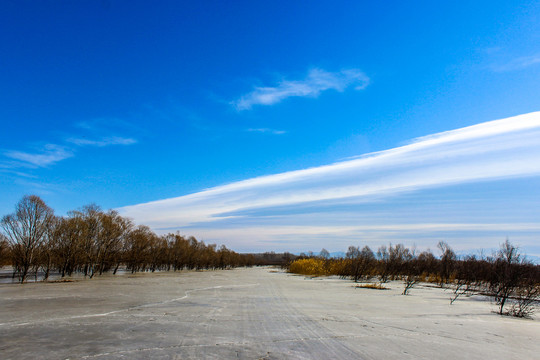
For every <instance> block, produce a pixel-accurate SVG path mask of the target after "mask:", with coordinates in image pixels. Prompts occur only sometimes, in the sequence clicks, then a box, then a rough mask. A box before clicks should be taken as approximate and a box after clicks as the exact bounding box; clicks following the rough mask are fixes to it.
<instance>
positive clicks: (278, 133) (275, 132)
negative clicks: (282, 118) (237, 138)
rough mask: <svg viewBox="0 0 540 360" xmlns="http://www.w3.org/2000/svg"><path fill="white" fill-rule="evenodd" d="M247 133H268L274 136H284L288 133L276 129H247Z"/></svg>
mask: <svg viewBox="0 0 540 360" xmlns="http://www.w3.org/2000/svg"><path fill="white" fill-rule="evenodd" d="M246 131H248V132H259V133H267V134H274V135H283V134H285V133H287V132H286V131H285V130H275V129H269V128H257V129H246Z"/></svg>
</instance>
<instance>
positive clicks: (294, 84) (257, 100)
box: [231, 69, 369, 111]
mask: <svg viewBox="0 0 540 360" xmlns="http://www.w3.org/2000/svg"><path fill="white" fill-rule="evenodd" d="M368 84H369V78H368V77H367V76H366V75H365V74H364V73H363V72H362V71H360V70H358V69H347V70H342V71H338V72H329V71H325V70H322V69H312V70H310V71H309V73H308V75H307V77H306V78H305V79H303V80H283V81H281V82H280V83H279V84H278V85H276V86H268V87H255V89H254V90H253V91H251V92H250V93H247V94H245V95H243V96H241V97H240V98H239V99H237V100H234V101H232V102H231V104H232V105H233V106H234V107H235V108H236V109H237V110H238V111H242V110H249V109H251V108H252V107H253V106H254V105H273V104H277V103H279V102H281V101H283V100H285V99H287V98H289V97H317V96H319V95H320V93H321V92H323V91H326V90H336V91H340V92H341V91H344V90H345V89H346V88H348V87H350V86H354V88H355V89H356V90H361V89H364V88H366V86H368Z"/></svg>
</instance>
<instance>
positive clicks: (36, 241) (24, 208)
mask: <svg viewBox="0 0 540 360" xmlns="http://www.w3.org/2000/svg"><path fill="white" fill-rule="evenodd" d="M53 217H54V213H53V210H52V209H51V208H49V207H48V206H47V205H45V202H44V201H43V200H41V199H40V198H39V197H38V196H36V195H26V196H24V197H23V198H22V199H21V200H20V201H19V202H18V203H17V205H16V206H15V212H14V213H13V214H10V215H6V216H4V217H3V218H2V221H1V222H0V225H1V226H2V228H3V229H4V231H5V232H6V235H7V238H8V241H9V242H10V245H11V248H12V254H13V258H12V260H13V266H14V271H15V272H17V273H18V275H19V281H20V282H21V283H23V282H24V281H25V280H26V278H27V276H28V271H29V270H30V268H32V267H34V266H36V265H37V264H38V258H39V248H40V246H42V245H43V244H44V243H45V242H46V241H47V235H48V230H49V225H50V222H51V221H52V219H53Z"/></svg>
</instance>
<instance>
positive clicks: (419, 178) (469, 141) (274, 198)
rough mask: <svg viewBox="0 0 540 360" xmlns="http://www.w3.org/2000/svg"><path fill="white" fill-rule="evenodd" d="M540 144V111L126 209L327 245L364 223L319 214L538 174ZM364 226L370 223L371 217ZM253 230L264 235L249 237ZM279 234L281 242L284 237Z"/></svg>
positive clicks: (185, 227) (185, 225)
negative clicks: (321, 238)
mask: <svg viewBox="0 0 540 360" xmlns="http://www.w3.org/2000/svg"><path fill="white" fill-rule="evenodd" d="M539 138H540V112H537V113H530V114H525V115H520V116H516V117H512V118H506V119H501V120H495V121H490V122H486V123H481V124H478V125H474V126H469V127H465V128H461V129H457V130H452V131H447V132H442V133H438V134H433V135H430V136H426V137H422V138H418V139H416V140H414V141H413V142H411V143H410V144H407V145H405V146H401V147H397V148H393V149H389V150H385V151H381V152H378V153H372V154H366V155H364V156H362V157H360V158H357V159H353V160H348V161H341V162H337V163H333V164H330V165H324V166H319V167H314V168H310V169H304V170H297V171H291V172H285V173H281V174H275V175H269V176H262V177H258V178H253V179H248V180H244V181H239V182H235V183H231V184H227V185H223V186H218V187H215V188H211V189H207V190H204V191H201V192H197V193H194V194H190V195H185V196H180V197H177V198H171V199H165V200H159V201H154V202H149V203H144V204H139V205H133V206H127V207H124V208H121V209H120V211H121V213H122V214H123V215H126V216H129V217H131V218H133V219H135V221H137V222H140V223H144V224H148V225H150V226H151V227H153V228H154V229H164V230H163V231H165V229H167V230H170V229H175V230H182V231H186V232H189V233H193V232H195V234H196V235H197V234H202V235H203V236H204V234H210V235H207V236H212V235H211V234H217V233H219V229H226V231H227V232H229V233H231V234H232V233H235V234H238V233H241V232H242V231H244V234H245V237H246V239H248V238H249V239H251V240H250V241H251V242H257V239H266V240H265V241H271V240H270V239H271V238H272V236H271V234H272V232H273V231H274V232H275V231H276V229H282V231H284V232H286V231H289V230H290V229H291V226H295V225H298V224H304V225H305V226H307V227H313V226H315V224H316V226H317V229H315V230H316V231H318V232H322V233H324V232H325V230H324V229H325V228H326V229H327V232H328V234H330V235H328V236H329V237H327V238H326V239H327V241H332V239H334V240H335V239H337V238H339V236H340V235H339V231H341V230H336V229H342V230H343V229H345V230H346V229H348V228H349V227H351V226H352V225H351V224H356V225H358V221H359V215H358V213H355V212H354V211H353V212H350V211H349V212H348V213H346V214H345V216H344V214H341V213H340V214H338V215H335V214H334V215H333V214H332V212H330V213H328V214H325V215H324V216H320V217H319V216H315V215H314V214H317V213H320V212H321V208H325V207H327V208H328V207H330V208H335V207H347V206H353V207H355V206H356V207H358V206H360V207H361V206H364V205H365V204H372V203H376V202H378V201H381V199H392V198H395V197H396V196H398V195H399V196H401V195H402V194H410V193H415V192H416V193H418V192H419V191H421V190H424V191H425V190H427V189H434V188H442V187H445V186H449V185H456V184H471V183H476V182H485V181H494V180H501V179H516V178H522V177H530V176H539V175H540V161H539V159H540V142H539V141H538V139H539ZM469 195H470V194H469ZM457 200H458V202H459V201H463V200H464V199H457ZM402 210H403V211H404V212H407V209H402ZM390 211H391V210H390ZM432 212H433V209H431V210H430V211H427V212H426V213H425V214H426V216H427V217H429V216H430V213H432ZM385 218H388V219H390V218H391V217H390V216H388V213H382V214H381V216H380V217H379V218H378V219H379V220H380V219H385ZM365 221H366V222H368V223H370V222H371V223H372V221H373V219H371V220H370V219H365ZM389 221H391V220H389ZM408 221H409V222H410V221H412V222H414V221H418V219H416V220H414V219H412V220H410V219H409V220H408ZM457 221H458V223H459V222H460V221H463V219H461V220H460V219H458V220H457ZM422 222H425V220H424V219H422ZM438 222H439V223H440V222H441V221H440V219H439V220H438ZM489 223H490V222H489V221H488V224H489ZM379 225H381V226H380V229H379V230H373V229H372V231H371V230H370V231H371V235H370V236H372V237H374V236H375V235H376V236H379V238H381V236H382V235H383V230H385V231H389V228H388V226H387V227H386V228H385V227H384V226H383V225H385V224H384V223H383V224H379ZM386 225H388V224H386ZM386 225H385V226H386ZM516 226H517V225H516ZM353 227H354V226H353ZM251 228H256V229H258V230H257V231H256V232H251V231H250V230H249V229H251ZM417 228H419V229H427V228H426V227H425V226H424V227H417ZM454 228H456V227H454ZM261 229H266V230H264V231H263V230H261ZM516 229H518V230H519V226H518V227H517V228H516ZM368 230H369V229H368V228H365V227H364V228H362V231H363V232H362V236H364V237H367V234H366V231H368ZM457 230H460V229H459V227H457V228H456V231H457ZM461 230H463V229H461ZM518 230H516V231H518ZM533 230H534V229H533ZM433 231H434V230H433ZM519 231H521V230H519ZM224 234H225V232H224ZM269 234H270V235H269ZM355 234H356V236H358V234H359V233H358V232H356V233H355ZM304 235H305V238H309V237H310V236H311V235H312V234H310V233H309V231H307V230H306V231H305V232H304ZM224 236H225V235H224ZM276 236H277V237H278V238H279V237H280V236H281V237H282V238H283V237H285V233H281V235H279V236H278V235H276ZM295 236H297V237H298V234H295ZM221 238H222V237H221ZM386 238H388V237H386ZM218 239H219V238H218ZM273 239H274V240H276V238H273ZM216 241H217V240H216ZM231 241H237V240H234V239H231ZM246 241H247V240H246ZM291 241H292V240H291ZM322 245H323V246H324V244H322ZM239 246H240V247H245V246H246V244H245V243H244V244H243V245H242V244H240V245H239ZM315 246H317V245H315Z"/></svg>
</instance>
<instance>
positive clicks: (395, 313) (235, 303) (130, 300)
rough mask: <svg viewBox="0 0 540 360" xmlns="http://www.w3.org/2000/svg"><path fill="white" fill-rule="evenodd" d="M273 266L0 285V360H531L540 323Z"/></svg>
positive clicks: (539, 350) (485, 306) (416, 292)
mask: <svg viewBox="0 0 540 360" xmlns="http://www.w3.org/2000/svg"><path fill="white" fill-rule="evenodd" d="M387 286H388V287H390V288H391V289H390V290H384V291H382V290H372V289H358V288H355V287H354V284H353V283H352V282H350V281H347V280H341V279H337V278H315V279H310V278H305V277H303V276H296V275H291V274H286V273H283V272H280V271H277V270H274V269H270V268H253V269H236V270H225V271H205V272H181V273H172V272H163V273H156V274H150V273H144V274H136V275H127V274H126V275H124V276H116V277H115V276H112V275H105V276H101V277H96V278H94V279H92V280H77V281H74V282H65V283H30V284H25V285H18V284H2V285H0V358H2V359H4V360H6V359H149V358H151V359H238V358H240V359H390V358H394V359H407V358H410V359H417V358H421V359H456V358H467V359H488V358H491V359H533V358H537V356H538V354H540V320H539V318H538V316H536V317H535V318H534V319H533V320H526V319H516V318H510V317H501V316H498V315H496V314H494V313H493V312H492V311H493V310H495V306H494V305H493V304H491V303H490V302H489V301H485V300H483V299H482V298H480V297H470V298H460V299H458V300H457V301H456V302H454V304H453V305H450V301H449V298H450V293H449V292H447V291H444V290H442V289H438V288H433V287H429V286H419V287H417V288H414V289H412V290H411V294H410V295H409V296H402V295H400V294H401V292H402V291H403V288H402V285H401V283H399V282H392V283H389V284H387Z"/></svg>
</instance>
